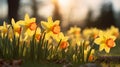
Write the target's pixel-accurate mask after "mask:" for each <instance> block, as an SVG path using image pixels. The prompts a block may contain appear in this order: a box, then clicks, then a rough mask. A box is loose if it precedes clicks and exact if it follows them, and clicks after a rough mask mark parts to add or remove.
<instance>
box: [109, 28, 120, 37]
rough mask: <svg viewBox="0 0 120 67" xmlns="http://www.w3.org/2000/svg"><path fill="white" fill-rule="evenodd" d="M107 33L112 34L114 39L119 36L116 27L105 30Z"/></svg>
mask: <svg viewBox="0 0 120 67" xmlns="http://www.w3.org/2000/svg"><path fill="white" fill-rule="evenodd" d="M107 32H109V34H112V35H114V36H116V37H118V36H119V29H118V28H117V27H114V26H111V27H110V29H108V30H107Z"/></svg>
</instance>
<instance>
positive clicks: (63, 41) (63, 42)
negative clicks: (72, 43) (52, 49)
mask: <svg viewBox="0 0 120 67" xmlns="http://www.w3.org/2000/svg"><path fill="white" fill-rule="evenodd" d="M53 39H54V40H55V41H56V42H57V43H59V42H60V41H61V42H60V48H61V49H65V48H67V47H68V46H69V43H68V42H67V40H68V37H66V36H64V34H63V33H62V32H61V33H59V34H58V35H54V38H53Z"/></svg>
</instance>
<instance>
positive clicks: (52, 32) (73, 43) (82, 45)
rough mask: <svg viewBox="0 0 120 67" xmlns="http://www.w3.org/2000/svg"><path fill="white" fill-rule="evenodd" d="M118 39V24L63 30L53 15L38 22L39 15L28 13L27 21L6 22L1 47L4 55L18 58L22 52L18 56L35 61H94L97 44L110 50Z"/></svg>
mask: <svg viewBox="0 0 120 67" xmlns="http://www.w3.org/2000/svg"><path fill="white" fill-rule="evenodd" d="M117 38H119V29H118V28H116V27H114V26H111V28H109V29H107V30H100V29H97V28H89V29H84V30H82V29H81V28H80V27H77V26H74V27H71V28H70V30H68V31H67V32H64V33H63V32H61V28H60V21H59V20H55V21H53V20H52V17H48V20H47V21H41V22H40V23H38V24H37V23H36V18H30V17H29V16H28V15H27V14H26V15H25V18H24V20H19V21H17V22H15V20H14V19H12V20H11V24H7V23H6V22H3V26H0V40H2V41H0V50H3V51H1V54H0V57H4V56H6V55H8V56H10V55H12V56H13V57H14V54H18V55H19V56H18V57H20V56H21V57H25V58H32V60H33V58H34V59H38V60H39V59H47V60H50V59H54V58H55V59H56V58H57V59H61V58H67V59H68V60H70V61H75V62H80V61H81V62H88V61H89V62H91V61H93V60H94V54H95V49H94V45H99V49H98V50H99V51H103V50H104V51H105V52H106V53H109V52H110V49H111V48H113V47H115V46H116V43H115V40H116V39H117ZM5 42H9V43H5ZM4 44H5V45H4ZM9 44H10V45H9ZM6 45H9V46H11V47H12V48H11V47H8V46H6ZM26 46H27V47H26ZM6 48H9V49H6ZM13 48H14V49H13ZM17 48H18V49H17ZM16 51H18V52H16ZM12 52H13V53H12ZM9 54H10V55H9Z"/></svg>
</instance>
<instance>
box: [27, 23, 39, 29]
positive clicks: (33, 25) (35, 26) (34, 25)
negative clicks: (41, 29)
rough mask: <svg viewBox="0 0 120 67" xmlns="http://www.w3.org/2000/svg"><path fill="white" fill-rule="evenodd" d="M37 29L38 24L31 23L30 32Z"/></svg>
mask: <svg viewBox="0 0 120 67" xmlns="http://www.w3.org/2000/svg"><path fill="white" fill-rule="evenodd" d="M36 28H37V25H36V23H35V22H32V23H30V25H29V29H30V30H32V31H33V30H35V29H36Z"/></svg>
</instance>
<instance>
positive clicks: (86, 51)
mask: <svg viewBox="0 0 120 67" xmlns="http://www.w3.org/2000/svg"><path fill="white" fill-rule="evenodd" d="M90 48H91V47H90V46H88V47H87V49H85V50H84V60H86V59H87V54H88V51H89V50H90ZM94 53H95V49H92V50H91V53H90V56H89V58H88V61H93V60H94Z"/></svg>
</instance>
